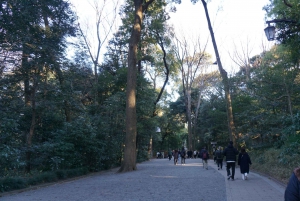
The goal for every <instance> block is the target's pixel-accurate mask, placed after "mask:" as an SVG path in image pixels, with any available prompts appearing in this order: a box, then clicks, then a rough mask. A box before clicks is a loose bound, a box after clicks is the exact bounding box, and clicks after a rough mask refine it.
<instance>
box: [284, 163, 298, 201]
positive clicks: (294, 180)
mask: <svg viewBox="0 0 300 201" xmlns="http://www.w3.org/2000/svg"><path fill="white" fill-rule="evenodd" d="M284 200H285V201H299V200H300V167H298V168H296V169H295V170H294V171H293V173H292V175H291V177H290V180H289V183H288V185H287V187H286V189H285V193H284Z"/></svg>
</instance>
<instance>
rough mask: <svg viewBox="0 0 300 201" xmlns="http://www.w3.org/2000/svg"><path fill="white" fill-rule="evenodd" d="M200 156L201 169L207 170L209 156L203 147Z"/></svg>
mask: <svg viewBox="0 0 300 201" xmlns="http://www.w3.org/2000/svg"><path fill="white" fill-rule="evenodd" d="M200 156H201V158H202V164H203V168H205V169H207V170H208V164H207V159H209V154H208V151H207V150H206V147H203V149H202V150H201V152H200Z"/></svg>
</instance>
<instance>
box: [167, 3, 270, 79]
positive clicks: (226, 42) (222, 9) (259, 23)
mask: <svg viewBox="0 0 300 201" xmlns="http://www.w3.org/2000/svg"><path fill="white" fill-rule="evenodd" d="M268 3H269V0H212V1H211V2H209V3H208V4H207V7H208V11H209V15H210V20H211V23H212V26H213V31H214V35H215V39H216V43H217V46H218V49H219V54H220V58H221V62H222V64H223V67H224V68H225V70H226V71H227V72H228V73H233V72H236V71H237V70H239V67H237V65H236V64H235V63H234V62H233V61H232V59H231V58H230V56H229V54H231V55H232V54H233V53H234V51H235V50H236V49H237V50H240V49H241V48H242V47H243V48H246V47H247V45H248V47H249V50H251V52H250V56H254V55H256V54H259V53H261V52H262V50H263V49H262V44H264V45H265V46H270V45H272V44H270V42H268V41H267V39H266V37H265V34H264V28H265V27H266V25H265V19H264V18H265V14H266V13H265V11H263V10H262V8H263V6H265V5H267V4H268ZM171 21H172V23H173V24H174V27H175V30H183V32H184V33H185V34H187V35H189V34H192V35H193V36H195V35H196V36H200V38H202V39H203V41H206V40H207V37H210V34H209V30H208V25H207V21H206V16H205V11H204V7H203V5H202V3H201V0H199V2H198V3H196V4H195V5H193V4H192V3H191V2H190V1H189V0H183V2H182V4H181V5H178V6H177V12H176V13H172V14H171ZM208 45H209V46H208V49H207V52H209V53H210V54H211V55H212V58H214V59H215V53H214V50H213V46H212V41H211V38H209V43H208ZM239 52H241V51H239ZM215 68H217V67H215Z"/></svg>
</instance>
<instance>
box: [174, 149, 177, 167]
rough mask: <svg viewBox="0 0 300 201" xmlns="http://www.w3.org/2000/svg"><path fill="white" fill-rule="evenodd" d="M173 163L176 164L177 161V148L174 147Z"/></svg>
mask: <svg viewBox="0 0 300 201" xmlns="http://www.w3.org/2000/svg"><path fill="white" fill-rule="evenodd" d="M173 156H174V165H177V162H178V150H177V149H176V150H175V151H174V155H173Z"/></svg>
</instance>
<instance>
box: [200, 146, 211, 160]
mask: <svg viewBox="0 0 300 201" xmlns="http://www.w3.org/2000/svg"><path fill="white" fill-rule="evenodd" d="M203 153H206V156H207V157H206V159H205V160H207V159H209V154H208V151H207V150H206V149H202V150H201V152H200V158H202V159H203Z"/></svg>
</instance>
